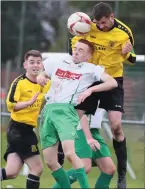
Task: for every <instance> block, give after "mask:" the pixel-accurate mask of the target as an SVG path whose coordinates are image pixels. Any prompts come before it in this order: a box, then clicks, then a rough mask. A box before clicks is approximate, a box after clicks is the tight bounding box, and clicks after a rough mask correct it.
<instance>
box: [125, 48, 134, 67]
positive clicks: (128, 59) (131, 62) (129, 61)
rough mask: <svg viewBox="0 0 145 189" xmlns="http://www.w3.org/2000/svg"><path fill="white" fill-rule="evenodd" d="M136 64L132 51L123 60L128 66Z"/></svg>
mask: <svg viewBox="0 0 145 189" xmlns="http://www.w3.org/2000/svg"><path fill="white" fill-rule="evenodd" d="M135 62H136V54H135V52H134V49H132V50H131V51H130V52H129V53H128V54H127V55H126V58H125V62H124V63H126V64H129V65H130V66H134V65H135Z"/></svg>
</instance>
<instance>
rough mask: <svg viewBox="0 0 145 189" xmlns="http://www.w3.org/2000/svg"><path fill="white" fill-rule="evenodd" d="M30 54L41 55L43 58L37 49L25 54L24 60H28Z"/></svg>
mask: <svg viewBox="0 0 145 189" xmlns="http://www.w3.org/2000/svg"><path fill="white" fill-rule="evenodd" d="M29 56H33V57H40V58H41V59H42V55H41V53H40V52H39V51H36V50H30V51H28V52H27V53H26V54H25V56H24V60H28V58H29Z"/></svg>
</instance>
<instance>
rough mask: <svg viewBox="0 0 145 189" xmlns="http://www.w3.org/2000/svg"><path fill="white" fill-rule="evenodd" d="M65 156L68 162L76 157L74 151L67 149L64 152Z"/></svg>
mask: <svg viewBox="0 0 145 189" xmlns="http://www.w3.org/2000/svg"><path fill="white" fill-rule="evenodd" d="M65 157H66V158H67V159H68V161H69V162H72V161H73V159H74V157H76V153H75V152H72V151H68V152H66V153H65Z"/></svg>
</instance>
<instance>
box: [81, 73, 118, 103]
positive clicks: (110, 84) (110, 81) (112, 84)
mask: <svg viewBox="0 0 145 189" xmlns="http://www.w3.org/2000/svg"><path fill="white" fill-rule="evenodd" d="M101 80H102V81H103V82H102V83H101V84H99V85H95V86H93V87H90V88H88V89H87V90H86V91H84V92H83V93H82V94H81V95H80V96H79V98H78V103H79V104H80V103H81V102H83V101H84V100H85V99H86V98H87V97H88V96H90V95H91V94H92V93H94V92H102V91H108V90H111V89H113V88H116V87H117V86H118V83H117V81H116V80H115V79H114V78H113V77H111V76H110V75H108V74H106V73H103V74H102V76H101Z"/></svg>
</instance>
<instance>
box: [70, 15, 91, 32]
mask: <svg viewBox="0 0 145 189" xmlns="http://www.w3.org/2000/svg"><path fill="white" fill-rule="evenodd" d="M67 27H68V30H69V32H70V33H71V34H72V35H77V36H80V35H84V34H86V33H88V32H89V31H90V29H91V19H90V17H89V16H88V15H87V14H85V13H83V12H76V13H73V14H72V15H71V16H70V17H69V18H68V21H67Z"/></svg>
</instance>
